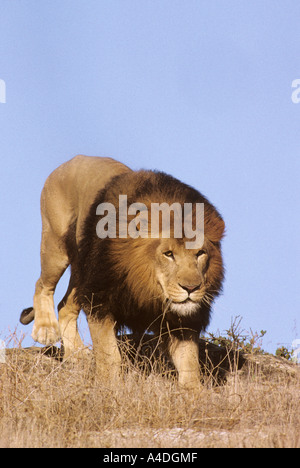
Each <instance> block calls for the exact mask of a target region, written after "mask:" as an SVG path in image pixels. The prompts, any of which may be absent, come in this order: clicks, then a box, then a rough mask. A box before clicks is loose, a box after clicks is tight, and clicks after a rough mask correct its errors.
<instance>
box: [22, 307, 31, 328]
mask: <svg viewBox="0 0 300 468" xmlns="http://www.w3.org/2000/svg"><path fill="white" fill-rule="evenodd" d="M32 320H34V308H33V307H28V309H24V310H23V311H22V313H21V315H20V322H21V323H22V324H23V325H28V324H29V323H30V322H32Z"/></svg>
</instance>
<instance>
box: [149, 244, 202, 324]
mask: <svg viewBox="0 0 300 468" xmlns="http://www.w3.org/2000/svg"><path fill="white" fill-rule="evenodd" d="M208 260H209V255H208V251H207V250H206V249H205V248H203V249H200V250H199V249H186V248H185V247H184V243H183V242H181V243H180V242H178V241H177V239H162V240H161V243H160V245H159V246H158V247H157V249H156V254H155V263H156V268H155V270H156V277H157V281H158V283H159V284H160V286H161V288H162V291H163V294H164V297H165V300H166V301H167V302H168V303H169V310H170V311H172V312H175V313H177V314H178V315H190V314H193V313H194V312H196V311H197V310H198V308H199V304H200V303H201V301H202V300H203V299H205V295H206V292H207V291H206V285H207V283H206V279H207V274H206V273H207V269H208Z"/></svg>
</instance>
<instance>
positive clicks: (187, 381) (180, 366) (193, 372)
mask: <svg viewBox="0 0 300 468" xmlns="http://www.w3.org/2000/svg"><path fill="white" fill-rule="evenodd" d="M169 353H170V356H171V358H172V360H173V363H174V365H175V367H176V370H177V371H178V383H179V385H180V387H182V388H184V389H187V390H197V389H199V388H200V386H201V381H200V365H199V344H198V335H196V334H195V336H190V338H189V339H180V338H178V337H177V336H174V335H173V334H171V338H170V342H169Z"/></svg>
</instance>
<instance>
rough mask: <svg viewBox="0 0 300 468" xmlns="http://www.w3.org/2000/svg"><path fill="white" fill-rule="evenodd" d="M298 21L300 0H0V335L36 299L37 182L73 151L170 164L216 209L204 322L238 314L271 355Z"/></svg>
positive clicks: (288, 188) (280, 303)
mask: <svg viewBox="0 0 300 468" xmlns="http://www.w3.org/2000/svg"><path fill="white" fill-rule="evenodd" d="M299 20H300V3H299V2H298V1H297V0H293V1H292V0H285V1H283V0H282V1H277V2H274V1H269V0H263V1H261V0H253V1H251V2H249V1H245V0H240V1H236V0H235V1H233V0H226V2H225V1H223V0H206V1H202V0H188V1H183V0H180V1H179V0H84V1H83V0H80V1H79V0H43V1H41V2H37V1H36V0H23V1H21V0H14V1H11V0H1V4H0V80H4V82H5V85H6V102H5V103H0V132H1V138H0V158H1V171H0V194H1V198H0V204H1V205H0V209H1V245H0V261H1V272H0V275H1V281H0V292H1V295H0V332H1V335H2V336H6V335H7V334H8V332H9V330H14V329H15V326H16V325H17V323H18V319H19V314H20V311H21V310H22V309H23V308H24V307H29V306H30V305H32V296H33V292H34V284H35V281H36V280H37V278H38V277H39V272H40V266H39V243H40V232H41V222H40V214H39V197H40V192H41V189H42V187H43V184H44V181H45V179H46V177H47V176H48V174H49V173H50V172H51V171H52V170H53V169H55V167H57V166H58V165H60V164H61V163H63V162H64V161H66V160H68V159H70V158H71V157H73V156H74V155H76V154H78V153H82V154H87V155H98V156H111V157H114V158H116V159H119V160H120V161H122V162H124V163H125V164H127V165H129V166H131V167H132V168H133V169H139V168H149V169H154V168H156V169H160V170H163V171H166V172H168V173H171V174H172V175H174V176H176V177H178V178H180V179H181V180H182V181H184V182H186V183H188V184H190V185H192V186H194V187H195V188H197V189H198V190H200V191H201V192H203V194H205V195H206V196H207V197H208V198H209V199H210V200H211V202H212V203H214V204H215V205H216V206H217V208H218V209H219V211H220V212H221V213H222V215H223V217H224V219H225V222H226V226H227V235H226V238H225V240H224V244H223V252H224V260H225V265H226V272H227V273H226V281H225V284H224V293H223V295H222V297H221V298H219V299H218V300H217V301H216V303H215V307H214V313H213V318H212V321H211V324H210V326H209V329H208V330H209V331H214V332H215V331H216V330H220V331H221V332H222V331H223V330H225V329H227V328H229V326H230V323H231V320H232V318H233V317H235V316H242V317H243V321H242V327H243V328H244V329H246V330H250V329H252V330H253V331H260V330H262V329H264V330H267V334H266V336H265V337H264V341H263V347H264V348H265V349H267V350H269V351H274V350H275V349H276V348H277V347H278V346H279V345H285V346H288V347H290V345H291V343H292V341H293V340H294V339H296V338H299V335H300V314H299V303H300V301H299V299H300V288H299V281H300V261H299V260H300V252H299V237H300V236H299V235H300V216H299V212H300V196H299V180H300V163H299V158H300V103H299V104H295V103H293V101H292V99H291V96H292V92H293V88H292V82H293V81H294V80H295V79H299V78H300V58H299V46H300V28H299ZM0 84H1V82H0ZM2 91H3V89H2ZM0 95H1V93H0ZM66 281H67V278H63V279H62V281H61V285H59V286H58V290H57V294H56V296H55V297H56V303H58V301H59V300H60V299H61V297H62V295H63V294H64V289H65V288H66ZM18 330H19V332H21V331H22V332H23V331H24V332H26V334H27V337H26V339H25V341H24V343H25V344H26V345H30V344H32V340H31V338H30V331H31V330H30V328H28V327H27V328H25V327H22V326H21V325H19V326H18Z"/></svg>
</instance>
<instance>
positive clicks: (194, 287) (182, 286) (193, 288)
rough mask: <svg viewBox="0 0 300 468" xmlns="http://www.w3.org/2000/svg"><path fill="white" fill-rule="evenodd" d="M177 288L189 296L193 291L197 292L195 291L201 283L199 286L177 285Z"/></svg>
mask: <svg viewBox="0 0 300 468" xmlns="http://www.w3.org/2000/svg"><path fill="white" fill-rule="evenodd" d="M179 286H180V287H181V288H182V289H184V290H185V291H187V292H188V293H189V294H191V293H192V292H194V291H197V289H199V288H200V286H201V283H199V284H179Z"/></svg>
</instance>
